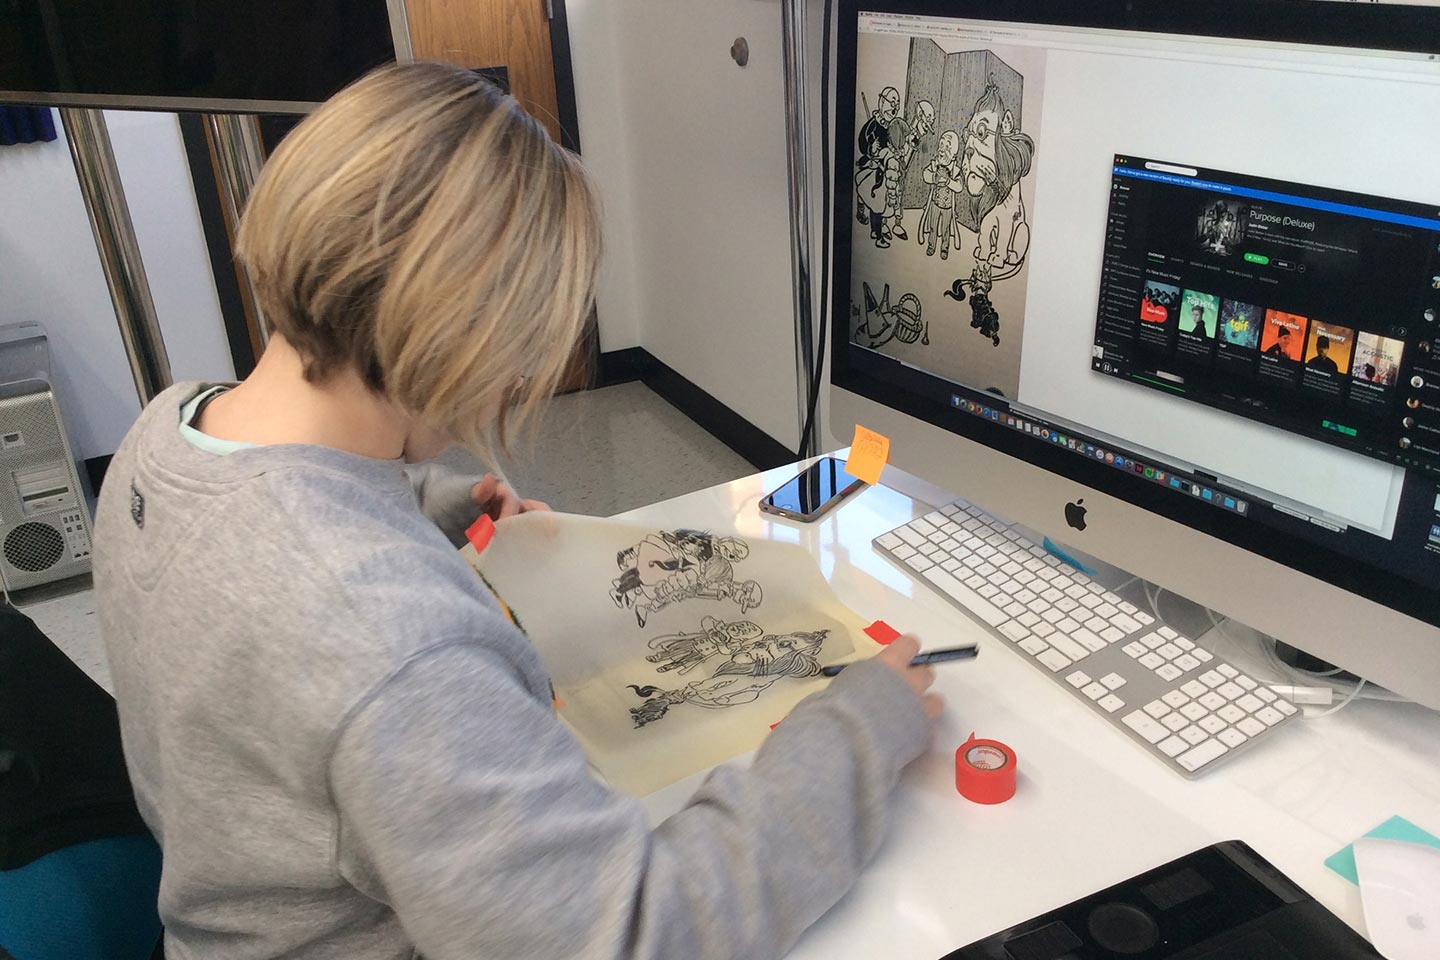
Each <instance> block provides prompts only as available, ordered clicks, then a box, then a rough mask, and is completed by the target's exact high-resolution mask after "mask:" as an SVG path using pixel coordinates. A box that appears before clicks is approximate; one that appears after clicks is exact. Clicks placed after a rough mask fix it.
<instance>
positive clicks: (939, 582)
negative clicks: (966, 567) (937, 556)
mask: <svg viewBox="0 0 1440 960" xmlns="http://www.w3.org/2000/svg"><path fill="white" fill-rule="evenodd" d="M923 576H924V577H925V579H926V580H929V581H930V582H931V583H933V584H935V586H937V587H939V588H940V590H941V592H943V593H944V594H945V595H946V596H948V597H950V598H951V599H952V600H954V601H955V602H956V603H958V604H960V605H961V606H962V607H964V608H965V609H966V610H968V611H970V612H971V613H973V614H975V616H977V617H979V618H980V619H981V620H983V621H985V622H986V623H987V624H989V625H990V626H992V627H998V626H1000V624H1002V623H1004V622H1005V621H1006V620H1008V619H1010V618H1009V617H1007V616H1005V613H1004V612H1003V611H1001V610H998V609H996V607H995V606H994V605H993V604H991V603H990V601H989V600H986V599H985V598H984V597H982V596H980V594H978V593H976V592H975V591H974V590H971V589H970V588H969V587H967V586H965V584H963V583H961V582H960V581H959V580H956V579H955V578H954V577H952V576H950V574H948V573H946V572H945V571H944V570H941V569H940V568H939V567H931V568H930V569H929V570H926V571H925V573H924V574H923Z"/></svg>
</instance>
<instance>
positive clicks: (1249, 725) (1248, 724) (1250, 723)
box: [1235, 717, 1265, 737]
mask: <svg viewBox="0 0 1440 960" xmlns="http://www.w3.org/2000/svg"><path fill="white" fill-rule="evenodd" d="M1235 726H1237V727H1239V728H1240V729H1241V730H1242V731H1244V732H1245V733H1248V734H1249V735H1250V736H1252V737H1253V736H1255V735H1256V734H1257V733H1259V732H1261V731H1262V730H1264V729H1265V724H1263V723H1261V722H1260V721H1259V720H1256V719H1255V718H1254V717H1246V718H1245V719H1244V720H1241V721H1240V722H1239V723H1237V724H1235Z"/></svg>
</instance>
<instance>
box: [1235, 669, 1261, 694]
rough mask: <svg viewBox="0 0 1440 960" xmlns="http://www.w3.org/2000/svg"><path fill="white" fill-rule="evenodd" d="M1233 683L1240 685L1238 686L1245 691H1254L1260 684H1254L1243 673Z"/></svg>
mask: <svg viewBox="0 0 1440 960" xmlns="http://www.w3.org/2000/svg"><path fill="white" fill-rule="evenodd" d="M1235 682H1236V683H1238V684H1240V686H1242V687H1244V688H1245V689H1246V690H1254V689H1255V688H1256V687H1258V686H1260V684H1258V683H1256V682H1255V681H1254V680H1251V679H1250V678H1249V677H1247V676H1245V674H1243V673H1242V674H1240V676H1238V677H1236V678H1235Z"/></svg>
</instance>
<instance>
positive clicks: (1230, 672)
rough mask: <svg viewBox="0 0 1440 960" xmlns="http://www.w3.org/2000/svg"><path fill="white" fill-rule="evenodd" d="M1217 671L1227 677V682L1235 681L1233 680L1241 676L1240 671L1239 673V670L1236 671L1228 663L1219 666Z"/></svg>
mask: <svg viewBox="0 0 1440 960" xmlns="http://www.w3.org/2000/svg"><path fill="white" fill-rule="evenodd" d="M1215 669H1216V670H1218V671H1220V672H1221V673H1222V674H1224V675H1225V679H1227V680H1233V679H1235V678H1236V677H1238V676H1240V671H1239V670H1236V669H1235V668H1234V667H1232V666H1230V664H1228V663H1222V664H1220V665H1219V666H1217V667H1216V668H1215Z"/></svg>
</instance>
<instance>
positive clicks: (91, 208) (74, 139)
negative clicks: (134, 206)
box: [60, 107, 171, 406]
mask: <svg viewBox="0 0 1440 960" xmlns="http://www.w3.org/2000/svg"><path fill="white" fill-rule="evenodd" d="M60 122H61V123H62V124H63V125H64V127H65V139H66V140H68V141H69V143H70V157H71V159H72V160H73V161H74V162H75V173H76V175H77V176H78V177H79V178H80V193H81V195H82V196H83V197H84V198H85V212H86V213H87V214H88V215H89V217H90V229H91V231H92V232H93V233H94V234H95V248H96V250H97V252H98V253H99V254H100V267H101V269H102V270H104V271H105V284H106V286H107V287H109V288H110V300H111V302H112V303H113V304H114V305H115V319H116V321H117V322H118V323H119V324H120V339H121V341H122V342H123V343H124V344H125V354H126V356H127V357H128V358H129V360H130V374H131V376H133V377H134V378H135V390H136V392H137V393H138V394H139V395H140V405H141V406H144V405H145V404H147V403H149V402H150V401H151V400H153V399H154V398H155V395H156V394H158V393H159V392H160V391H161V390H164V389H165V388H166V387H168V386H170V383H171V373H170V357H169V354H167V353H166V352H165V338H164V336H163V334H162V333H161V332H160V318H159V316H158V315H157V314H156V313H155V300H154V298H153V297H151V295H150V281H149V280H147V279H146V277H145V264H144V262H143V261H142V260H141V259H140V244H139V243H138V242H137V240H136V239H135V225H134V224H133V223H131V222H130V207H129V205H127V204H126V202H125V187H124V185H123V184H122V183H121V182H120V171H119V168H118V167H116V165H115V151H114V150H113V149H112V148H111V146H110V131H109V130H108V129H107V128H106V126H105V115H104V113H102V112H101V111H99V110H88V109H81V108H78V107H64V108H62V109H61V110H60Z"/></svg>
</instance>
